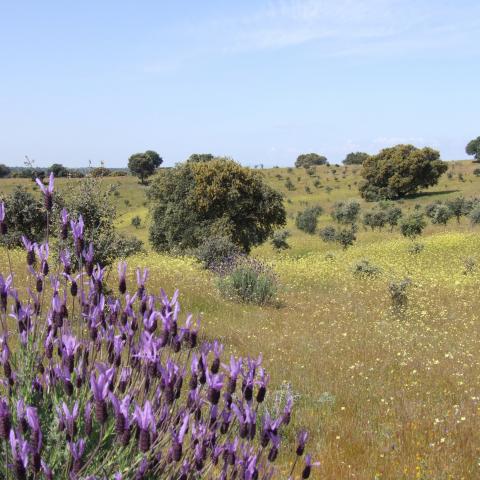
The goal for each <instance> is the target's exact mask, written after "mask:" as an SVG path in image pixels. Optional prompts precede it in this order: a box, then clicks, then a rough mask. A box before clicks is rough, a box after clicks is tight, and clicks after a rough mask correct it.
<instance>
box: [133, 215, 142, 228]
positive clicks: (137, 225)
mask: <svg viewBox="0 0 480 480" xmlns="http://www.w3.org/2000/svg"><path fill="white" fill-rule="evenodd" d="M131 224H132V226H133V227H135V228H140V225H141V224H142V219H141V218H140V217H139V216H138V215H135V216H134V217H132V220H131Z"/></svg>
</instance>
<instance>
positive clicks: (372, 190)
mask: <svg viewBox="0 0 480 480" xmlns="http://www.w3.org/2000/svg"><path fill="white" fill-rule="evenodd" d="M447 169H448V165H447V164H446V163H445V162H443V161H441V160H440V153H439V152H438V151H436V150H433V149H431V148H422V149H418V148H415V147H414V146H413V145H397V146H395V147H392V148H385V149H383V150H382V151H381V152H380V153H379V154H378V155H372V156H369V157H368V158H366V159H365V161H364V162H363V165H362V177H363V178H364V182H363V183H362V185H360V193H361V195H362V197H363V198H365V199H366V200H369V201H372V200H378V199H382V198H383V199H395V198H400V197H403V196H405V195H408V194H411V193H416V192H417V191H418V190H420V189H421V188H428V187H431V186H433V185H436V184H437V182H438V179H439V178H440V176H441V175H442V174H443V173H445V172H446V171H447Z"/></svg>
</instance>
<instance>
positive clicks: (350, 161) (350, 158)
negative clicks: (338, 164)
mask: <svg viewBox="0 0 480 480" xmlns="http://www.w3.org/2000/svg"><path fill="white" fill-rule="evenodd" d="M367 158H368V153H365V152H351V153H349V154H348V155H347V156H346V157H345V159H344V160H343V164H344V165H362V163H363V162H364V161H365V160H366V159H367Z"/></svg>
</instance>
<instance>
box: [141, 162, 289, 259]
mask: <svg viewBox="0 0 480 480" xmlns="http://www.w3.org/2000/svg"><path fill="white" fill-rule="evenodd" d="M148 196H149V199H150V203H151V214H152V223H151V227H150V241H151V242H152V245H153V247H154V249H155V250H171V249H174V248H175V249H179V250H187V249H192V248H197V247H198V246H199V245H200V244H202V243H203V242H204V241H205V239H206V238H208V237H209V236H212V235H217V236H223V237H227V238H229V239H230V240H231V241H232V242H233V243H234V244H236V245H238V246H240V247H241V248H242V249H243V250H244V251H245V252H248V251H250V249H251V248H252V247H253V246H254V245H260V244H261V243H263V242H265V241H266V240H267V239H268V238H269V237H270V236H271V235H272V233H273V232H274V230H275V229H277V228H278V227H281V226H283V225H284V224H285V222H286V212H285V207H284V206H283V197H282V195H281V194H280V193H279V192H277V191H275V190H273V189H272V188H271V187H269V186H268V185H267V184H266V183H265V181H264V179H263V175H262V174H261V173H259V172H256V171H255V170H252V169H249V168H245V167H242V166H241V165H239V164H238V163H235V162H234V161H232V160H227V159H214V160H212V161H210V162H198V163H193V162H185V163H183V164H180V165H177V166H176V167H175V168H172V169H168V170H166V169H165V170H162V171H161V173H159V174H158V175H157V176H156V177H155V179H154V181H153V182H152V185H151V186H150V188H149V190H148Z"/></svg>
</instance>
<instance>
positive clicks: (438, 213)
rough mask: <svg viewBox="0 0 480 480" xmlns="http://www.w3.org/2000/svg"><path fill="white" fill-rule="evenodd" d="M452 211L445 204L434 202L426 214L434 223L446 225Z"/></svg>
mask: <svg viewBox="0 0 480 480" xmlns="http://www.w3.org/2000/svg"><path fill="white" fill-rule="evenodd" d="M452 215H453V214H452V211H451V210H450V209H449V208H448V206H447V205H444V204H442V203H437V204H435V206H434V208H433V209H432V210H430V212H429V214H428V216H429V217H430V219H431V220H432V223H433V224H435V225H446V224H447V223H448V221H449V220H450V219H451V218H452Z"/></svg>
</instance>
